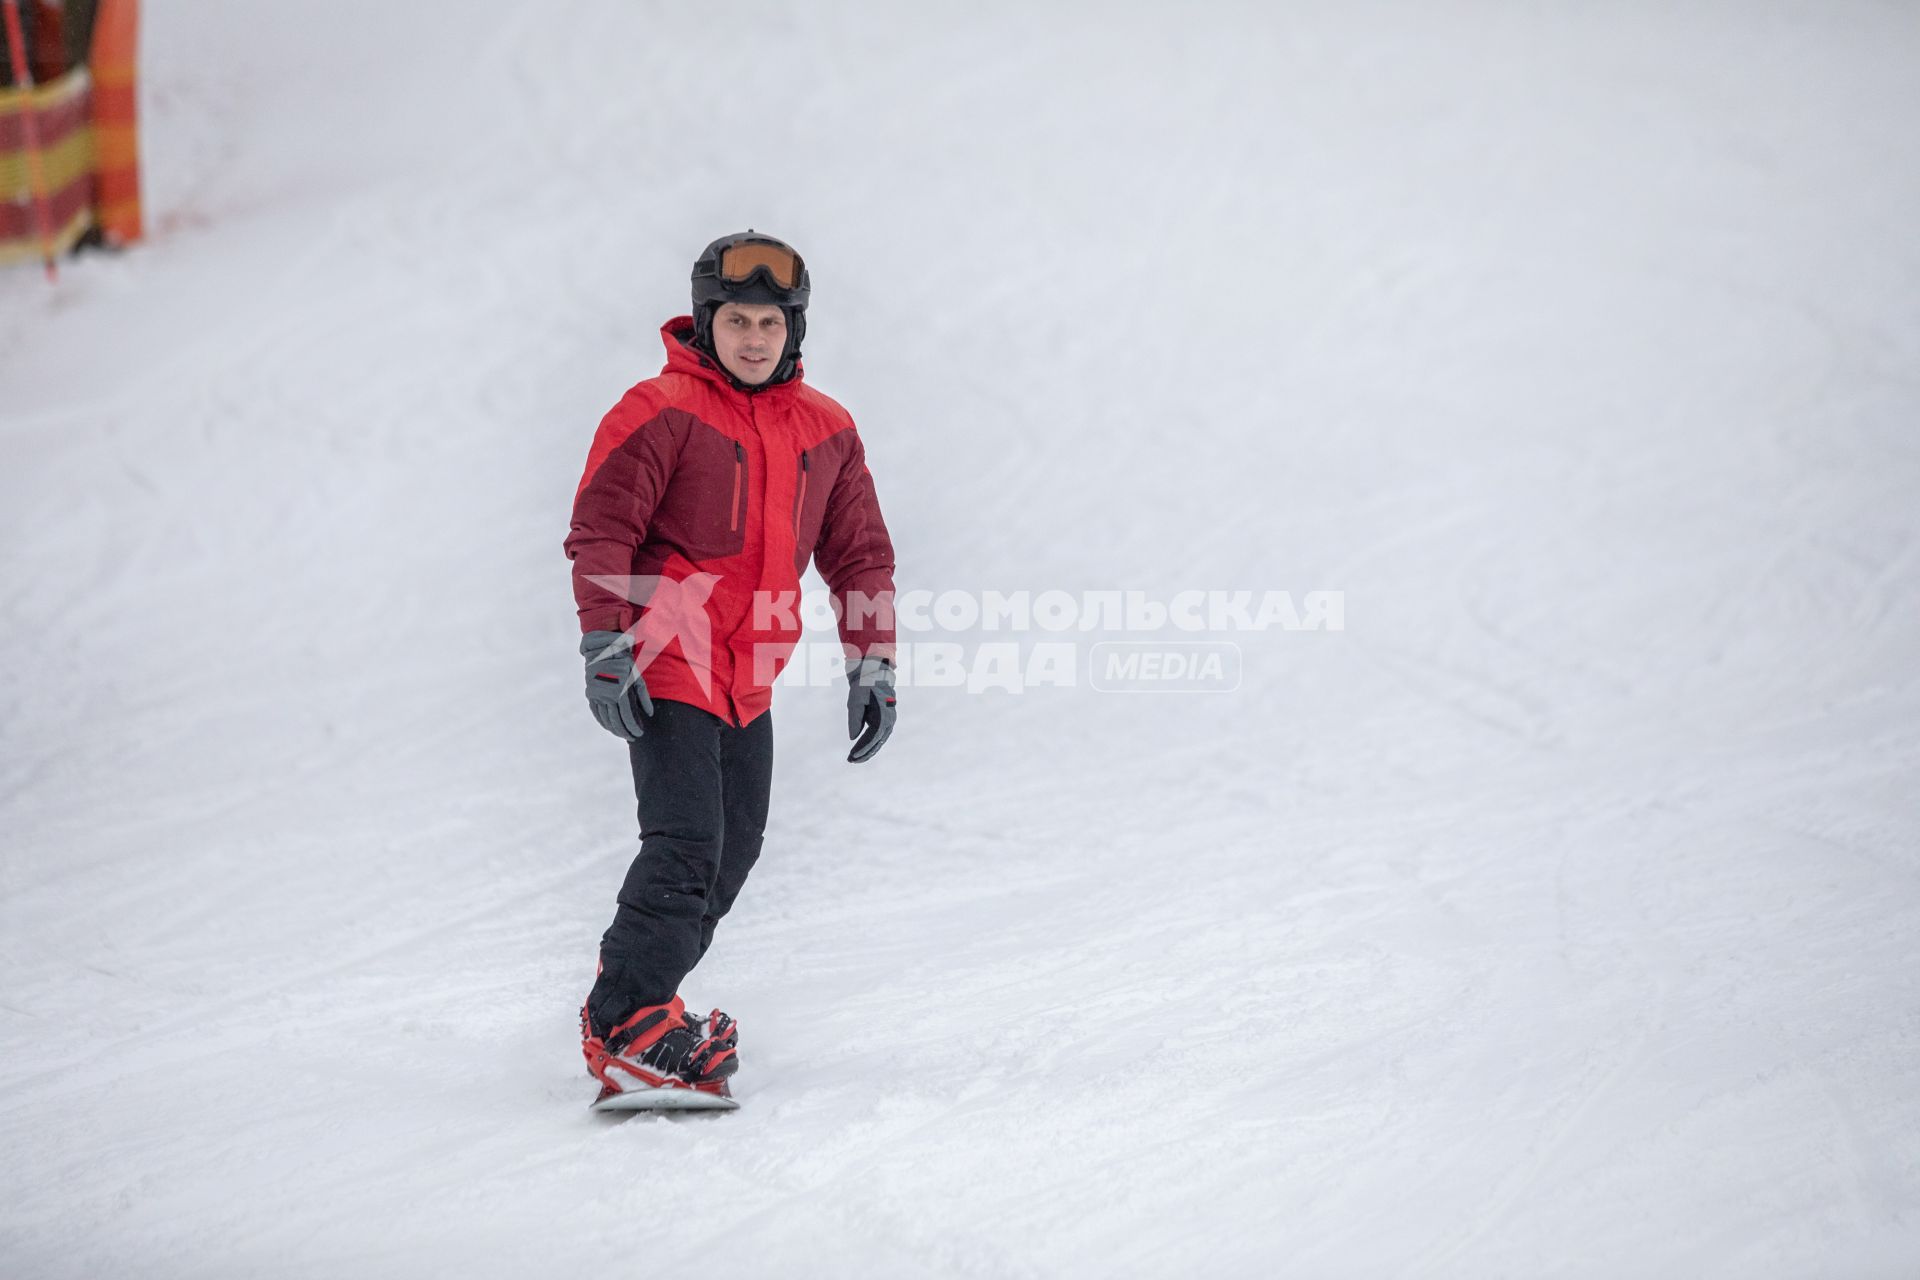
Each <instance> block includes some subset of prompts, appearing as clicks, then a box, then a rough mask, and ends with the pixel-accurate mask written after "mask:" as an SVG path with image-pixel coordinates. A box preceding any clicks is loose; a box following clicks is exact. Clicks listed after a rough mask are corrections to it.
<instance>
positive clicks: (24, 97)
mask: <svg viewBox="0 0 1920 1280" xmlns="http://www.w3.org/2000/svg"><path fill="white" fill-rule="evenodd" d="M89 87H90V86H89V82H88V78H87V73H86V72H85V71H69V72H68V73H67V74H66V75H63V76H61V77H60V78H59V79H57V80H55V81H53V82H52V83H51V84H45V85H41V86H40V87H38V88H35V89H8V90H4V91H0V263H4V262H15V261H18V260H20V259H22V258H38V257H41V256H42V255H43V249H48V248H50V250H51V252H52V253H54V254H61V253H65V252H66V251H67V250H68V249H70V248H72V247H73V242H74V241H76V240H78V239H79V238H80V237H81V236H83V235H85V234H86V231H87V228H88V227H89V226H91V225H92V221H93V219H92V209H93V173H94V158H93V129H92V126H91V123H90V121H89V115H90V112H91V108H92V103H91V99H90V95H89V93H88V90H89ZM29 111H31V112H33V113H34V119H35V121H36V122H37V124H38V126H39V128H38V131H37V132H38V135H39V136H38V139H37V141H38V142H39V145H40V163H39V168H40V173H39V180H40V182H41V184H42V191H41V192H40V193H39V194H43V195H44V196H45V199H46V202H47V212H48V220H47V230H48V232H49V238H50V240H51V241H52V243H51V245H50V246H43V245H42V242H41V239H40V225H39V223H38V221H37V220H36V217H35V214H34V207H33V202H34V197H35V195H36V192H35V191H34V175H33V165H32V163H31V158H30V157H29V156H28V154H27V132H28V130H27V121H26V119H25V116H26V113H27V112H29Z"/></svg>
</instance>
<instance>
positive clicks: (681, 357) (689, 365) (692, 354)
mask: <svg viewBox="0 0 1920 1280" xmlns="http://www.w3.org/2000/svg"><path fill="white" fill-rule="evenodd" d="M693 332H694V326H693V317H692V316H675V317H674V318H673V319H671V320H669V321H667V322H666V323H665V324H663V325H661V326H660V341H661V342H663V343H665V344H666V348H667V365H666V368H664V369H662V370H661V371H660V372H662V373H684V374H689V375H691V376H693V377H695V378H705V379H706V380H707V381H708V382H711V383H714V384H716V385H718V386H722V387H726V388H728V389H730V390H733V391H737V392H740V393H741V394H743V395H750V396H758V395H768V394H770V393H773V392H778V391H784V390H787V389H788V388H791V387H796V386H799V385H800V381H801V379H803V378H805V377H806V370H805V368H804V367H803V366H802V364H801V362H800V360H798V359H795V360H794V362H793V372H792V373H791V374H790V375H788V376H787V377H785V378H782V379H780V380H779V381H778V382H773V381H768V382H763V383H761V384H760V385H759V386H757V387H750V386H748V385H747V384H746V383H744V382H742V381H740V379H738V378H736V377H734V376H733V375H732V374H731V373H728V372H727V370H726V368H725V366H723V365H722V364H721V363H720V360H719V358H718V357H717V356H712V355H709V354H707V353H706V352H705V351H702V350H701V349H700V348H699V347H697V346H695V345H694V341H693Z"/></svg>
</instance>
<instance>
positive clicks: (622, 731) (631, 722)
mask: <svg viewBox="0 0 1920 1280" xmlns="http://www.w3.org/2000/svg"><path fill="white" fill-rule="evenodd" d="M580 656H581V657H583V658H585V659H586V660H587V705H588V706H589V707H592V708H593V718H594V719H595V720H598V721H599V722H600V727H601V728H603V729H605V730H606V731H607V732H608V733H611V734H612V735H613V736H614V737H616V738H625V739H626V740H627V741H628V742H632V741H634V740H635V739H636V738H638V737H639V736H640V735H641V734H643V733H645V732H646V725H645V721H644V719H643V718H644V717H646V716H650V715H652V714H653V699H652V698H651V697H649V696H648V695H647V682H646V681H645V680H642V679H641V678H640V673H639V672H638V671H635V670H634V669H633V637H632V636H630V635H628V634H627V633H626V632H624V631H589V632H587V634H586V635H584V636H582V637H581V638H580Z"/></svg>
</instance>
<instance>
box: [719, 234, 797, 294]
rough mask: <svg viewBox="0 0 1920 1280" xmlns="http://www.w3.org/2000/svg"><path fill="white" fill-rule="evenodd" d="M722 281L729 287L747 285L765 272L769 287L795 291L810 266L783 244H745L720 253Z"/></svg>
mask: <svg viewBox="0 0 1920 1280" xmlns="http://www.w3.org/2000/svg"><path fill="white" fill-rule="evenodd" d="M718 266H719V275H720V279H721V280H722V281H723V282H724V283H726V284H745V283H747V281H749V280H751V279H753V277H754V276H755V275H756V274H758V273H760V272H765V273H766V277H767V283H769V284H771V285H772V286H774V288H776V289H793V288H797V287H798V286H799V284H800V277H801V276H802V275H804V274H805V273H806V270H807V264H806V263H804V262H802V261H800V255H799V254H797V253H795V252H794V251H793V250H791V249H789V248H787V246H785V245H783V244H767V243H766V242H764V241H760V240H743V241H741V242H739V243H737V244H730V245H728V246H727V247H726V248H724V249H722V250H721V251H720V261H719V264H718Z"/></svg>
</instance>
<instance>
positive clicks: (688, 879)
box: [587, 699, 773, 1034]
mask: <svg viewBox="0 0 1920 1280" xmlns="http://www.w3.org/2000/svg"><path fill="white" fill-rule="evenodd" d="M628 745H629V755H630V756H631V757H632V762H633V788H634V793H635V795H636V796H637V797H638V798H639V801H640V854H639V856H638V857H636V858H635V859H634V860H633V865H632V866H631V867H629V868H628V870H627V879H626V883H625V884H623V885H622V886H621V888H620V905H619V908H618V910H616V911H615V912H614V917H613V924H612V926H610V927H609V928H608V929H607V931H606V933H605V934H604V935H602V937H601V939H600V976H599V978H598V980H597V981H596V982H595V983H594V985H593V991H592V994H590V995H589V996H588V997H587V1010H588V1013H589V1015H590V1017H591V1020H592V1022H593V1024H594V1030H595V1031H596V1032H598V1033H600V1034H605V1033H606V1032H608V1031H610V1030H611V1029H612V1028H613V1027H615V1026H618V1025H619V1024H620V1023H622V1022H624V1021H626V1019H627V1018H629V1017H631V1016H632V1015H633V1013H634V1011H635V1010H637V1009H640V1008H643V1007H645V1006H647V1005H654V1004H664V1003H665V1002H666V1001H668V1000H671V999H672V998H673V996H674V994H675V993H676V992H677V991H678V990H679V989H680V980H681V979H682V978H684V977H686V976H687V974H688V973H689V972H690V971H691V970H692V969H693V967H694V965H696V964H698V963H699V962H700V957H701V956H703V955H705V954H706V951H707V947H708V946H709V945H710V944H711V943H712V942H713V930H714V926H715V925H717V924H718V923H719V922H720V918H721V917H722V916H724V915H726V914H727V911H728V909H729V908H731V907H732V906H733V900H734V899H735V898H736V897H738V896H739V894H740V887H741V886H742V885H744V884H745V883H746V882H747V873H748V872H749V871H752V870H753V864H754V862H755V861H757V860H758V859H759V857H760V838H761V834H762V832H764V831H765V829H766V825H767V800H768V796H769V794H770V793H771V791H772V787H773V713H772V712H770V711H768V712H762V713H761V714H760V715H759V716H758V717H756V718H755V719H754V721H753V722H752V723H751V724H748V725H746V726H744V727H741V728H735V727H734V726H732V725H730V724H728V723H727V722H726V721H724V720H722V719H720V718H719V717H718V716H715V715H713V714H711V713H710V712H707V711H703V710H702V709H700V708H699V707H695V706H691V705H689V704H687V703H684V702H669V701H666V700H664V699H657V700H655V702H654V704H653V714H652V715H651V716H649V717H648V718H647V722H646V732H645V733H644V734H642V735H641V737H640V739H639V740H638V741H637V742H633V743H630V744H628Z"/></svg>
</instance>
